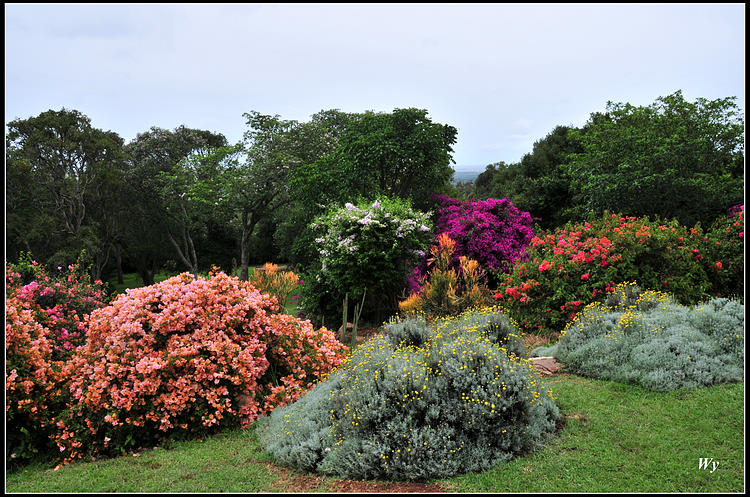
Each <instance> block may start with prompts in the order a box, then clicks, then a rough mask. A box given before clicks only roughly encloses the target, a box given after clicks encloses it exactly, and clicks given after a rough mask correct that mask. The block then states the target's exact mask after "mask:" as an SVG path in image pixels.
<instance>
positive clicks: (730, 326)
mask: <svg viewBox="0 0 750 497" xmlns="http://www.w3.org/2000/svg"><path fill="white" fill-rule="evenodd" d="M744 343H745V332H744V306H743V305H742V304H741V303H739V302H737V301H735V300H728V299H724V298H714V299H712V300H710V301H708V302H703V303H700V304H698V305H696V306H694V307H690V306H683V305H679V304H677V303H676V302H675V301H674V299H673V298H672V297H671V296H670V295H668V294H666V293H663V292H655V291H642V290H641V289H640V288H638V286H637V285H635V284H634V283H624V284H621V285H618V286H617V287H616V288H615V292H614V293H613V294H612V295H610V296H609V297H608V298H607V299H606V300H605V301H604V302H603V303H602V302H594V303H592V304H590V305H588V306H587V307H586V308H585V309H584V311H583V312H582V313H581V314H580V315H579V316H578V318H577V319H576V320H575V321H573V322H572V323H570V324H569V325H568V327H566V329H565V330H564V331H563V335H562V336H561V338H560V341H559V342H558V343H557V344H555V345H554V346H553V347H539V348H537V349H534V350H533V351H532V353H531V355H532V356H533V355H553V356H555V357H556V358H557V359H558V360H559V361H561V362H563V363H564V364H566V366H567V367H568V369H569V370H570V371H571V372H574V373H577V374H580V375H582V376H587V377H590V378H598V379H604V380H614V381H620V382H623V383H635V384H639V385H641V386H643V387H645V388H649V389H651V390H657V391H668V390H675V389H678V388H698V387H704V386H709V385H714V384H717V383H724V382H734V381H742V380H743V378H744V365H743V364H744V355H745V353H744V348H745V347H744Z"/></svg>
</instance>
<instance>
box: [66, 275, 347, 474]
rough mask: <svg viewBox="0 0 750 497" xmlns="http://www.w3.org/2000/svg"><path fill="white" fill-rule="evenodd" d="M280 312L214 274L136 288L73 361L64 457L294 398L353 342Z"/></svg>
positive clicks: (98, 320)
mask: <svg viewBox="0 0 750 497" xmlns="http://www.w3.org/2000/svg"><path fill="white" fill-rule="evenodd" d="M277 310H278V306H277V304H276V303H275V302H274V300H272V299H270V298H269V297H267V295H266V294H261V293H260V292H259V291H258V290H257V289H256V288H254V287H253V286H252V285H251V284H249V283H247V282H242V281H240V280H238V279H236V278H232V277H229V276H227V275H226V274H224V273H221V272H220V273H218V274H216V273H213V272H212V273H210V274H209V277H208V278H206V279H204V278H196V277H195V276H193V275H191V274H190V273H183V274H181V275H178V276H174V277H172V278H169V279H167V280H165V281H163V282H161V283H158V284H156V285H152V286H148V287H143V288H137V289H130V290H127V292H126V294H123V295H120V296H119V297H118V298H117V299H115V300H114V301H113V302H112V303H111V305H109V306H107V307H104V308H102V309H98V310H96V311H94V312H92V314H91V318H90V328H89V337H88V341H87V343H86V344H85V345H84V346H83V347H82V348H81V349H79V351H78V352H77V353H76V354H75V355H74V356H73V357H72V358H71V360H70V361H69V362H68V363H67V364H66V368H67V369H68V370H69V371H70V372H71V377H72V379H71V386H70V391H71V393H72V399H71V401H70V403H69V405H68V408H67V409H66V410H65V411H64V412H63V413H62V415H61V416H60V417H59V418H58V420H57V423H56V425H57V427H58V430H57V433H56V434H55V442H56V444H57V446H58V448H59V451H60V455H61V458H62V459H63V462H68V461H71V460H74V459H77V458H81V457H83V456H84V455H86V454H107V453H112V452H116V451H125V450H128V449H131V448H136V447H138V446H140V445H142V444H147V443H148V444H153V443H155V442H156V441H158V440H160V439H164V438H166V437H185V436H199V435H203V434H205V433H210V432H215V431H217V430H219V429H221V428H224V427H227V426H237V425H243V426H246V425H248V424H249V423H250V422H252V421H253V420H254V419H255V418H256V417H257V416H258V415H259V414H261V413H265V412H268V411H270V410H271V409H273V408H274V407H275V406H278V405H281V404H283V403H285V402H290V401H293V400H294V399H296V398H297V397H298V396H300V395H301V394H302V393H303V392H304V391H305V389H308V388H310V387H311V386H312V385H313V384H314V383H315V382H316V381H318V380H319V379H321V378H323V377H324V376H325V375H327V374H328V373H329V372H330V371H331V369H332V368H334V367H335V366H337V365H338V364H339V363H340V362H341V361H342V359H343V357H344V354H345V353H346V351H347V348H346V347H345V346H344V345H342V344H341V343H340V342H338V341H337V340H336V339H335V338H334V336H333V333H331V332H330V331H328V330H326V329H325V328H323V329H320V330H317V331H316V330H314V329H313V328H312V325H311V324H310V322H309V321H299V320H297V319H296V318H294V317H292V316H287V315H283V314H277V313H276V311H277ZM73 373H75V374H73Z"/></svg>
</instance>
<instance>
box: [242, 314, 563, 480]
mask: <svg viewBox="0 0 750 497" xmlns="http://www.w3.org/2000/svg"><path fill="white" fill-rule="evenodd" d="M485 312H489V311H485ZM464 317H465V318H466V319H464ZM464 317H461V318H457V321H456V322H453V323H448V322H447V321H443V322H441V323H439V324H435V325H433V326H431V327H429V326H428V325H426V323H425V322H424V321H423V320H419V319H413V318H410V319H409V320H407V321H406V322H405V323H406V325H405V326H399V325H397V324H393V323H392V324H390V325H389V326H387V328H388V330H387V331H388V333H387V334H388V335H390V336H386V335H377V336H375V337H373V338H372V339H371V340H369V341H367V342H365V343H364V344H362V345H361V346H360V347H358V348H357V349H356V350H355V351H354V353H353V354H352V356H351V357H350V359H348V360H347V361H346V362H345V363H344V364H343V365H342V366H341V367H340V368H339V369H338V370H336V371H334V372H333V373H332V374H331V375H330V376H329V377H328V378H327V379H326V380H325V381H324V382H322V383H319V384H318V385H316V386H315V388H314V389H313V390H311V391H310V392H308V393H307V395H305V396H304V397H302V398H300V399H299V400H297V401H296V402H295V403H293V404H290V405H288V406H286V407H282V408H278V409H276V410H274V411H273V412H272V413H271V414H270V415H269V416H265V417H263V418H260V419H259V420H258V423H257V425H256V426H257V433H258V435H259V437H260V440H261V443H262V446H263V448H264V449H265V450H266V451H268V452H269V453H270V454H271V455H272V456H273V457H274V458H275V459H276V460H277V461H278V462H280V463H281V464H284V465H288V466H291V467H294V468H297V469H299V470H302V471H315V472H318V473H321V474H324V475H332V476H337V477H340V478H348V479H389V480H417V481H423V480H427V479H431V478H446V477H450V476H453V475H457V474H461V473H465V472H469V471H482V470H486V469H489V468H491V467H493V466H494V465H496V464H497V463H499V462H501V461H506V460H508V459H510V458H512V457H513V456H515V455H517V454H520V453H523V452H525V451H528V450H533V449H536V448H539V447H540V446H541V445H542V444H543V443H544V442H545V441H546V440H547V439H548V437H549V436H550V435H551V433H552V432H553V431H554V428H555V426H556V425H557V423H558V421H560V419H561V414H560V411H559V409H558V407H557V405H556V404H555V402H554V399H553V397H552V394H551V392H550V391H549V390H548V389H547V387H546V386H545V385H544V383H543V381H542V380H541V378H540V377H539V375H538V373H537V372H536V370H535V369H534V368H533V367H532V365H531V364H530V363H529V362H528V361H526V360H524V359H522V358H520V357H518V356H517V355H515V354H513V353H508V350H507V349H506V348H505V347H504V346H503V345H501V344H498V343H495V342H493V339H495V338H497V336H490V335H493V334H494V335H497V333H495V332H490V333H489V334H488V333H484V332H482V331H481V330H482V328H487V327H486V326H483V325H479V326H478V325H477V321H482V320H481V319H478V318H477V317H476V316H474V317H471V316H468V315H467V316H464ZM486 321H487V323H489V322H493V323H494V322H496V321H500V320H495V319H487V320H486ZM485 324H486V323H485ZM428 327H429V329H428ZM417 344H418V345H417Z"/></svg>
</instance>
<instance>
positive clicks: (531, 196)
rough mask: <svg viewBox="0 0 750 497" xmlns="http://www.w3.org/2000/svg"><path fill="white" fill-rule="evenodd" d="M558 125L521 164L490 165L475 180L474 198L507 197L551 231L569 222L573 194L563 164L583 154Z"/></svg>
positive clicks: (567, 132) (571, 137) (572, 139)
mask: <svg viewBox="0 0 750 497" xmlns="http://www.w3.org/2000/svg"><path fill="white" fill-rule="evenodd" d="M572 129H574V128H570V127H567V126H557V127H556V128H555V129H554V130H552V131H551V132H550V133H549V134H548V135H547V136H545V137H544V138H542V139H541V140H539V141H537V142H535V143H534V148H533V149H532V151H531V153H528V154H526V155H524V156H523V158H522V159H521V161H520V162H518V163H514V164H505V163H504V162H499V163H497V164H490V165H489V166H487V168H486V169H485V171H484V172H483V173H482V174H480V175H479V177H477V179H476V181H475V182H474V184H475V190H474V194H475V195H476V197H477V198H480V199H486V198H504V197H507V198H509V199H510V200H511V201H512V202H513V203H514V204H515V205H516V206H517V207H518V208H519V209H520V210H523V211H528V212H530V213H531V214H532V216H533V217H534V219H535V220H537V222H538V223H539V226H540V227H541V228H543V229H550V228H553V227H555V226H560V225H562V224H565V223H566V222H568V221H570V220H571V218H570V217H569V216H568V215H567V213H568V210H569V209H570V208H571V207H572V201H573V192H571V191H570V182H569V180H568V178H567V176H566V172H565V170H564V168H563V167H561V166H562V165H563V164H565V163H567V159H568V156H569V155H570V154H572V153H578V152H581V151H582V148H581V144H580V139H579V138H576V137H574V136H573V134H571V133H570V131H571V130H572Z"/></svg>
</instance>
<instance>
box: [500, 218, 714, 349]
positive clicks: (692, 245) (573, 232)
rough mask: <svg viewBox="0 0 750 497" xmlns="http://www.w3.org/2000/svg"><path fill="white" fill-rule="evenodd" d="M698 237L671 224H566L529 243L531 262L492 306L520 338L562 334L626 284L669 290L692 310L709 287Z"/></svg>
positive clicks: (627, 221) (625, 221) (607, 220)
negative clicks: (593, 304) (514, 323)
mask: <svg viewBox="0 0 750 497" xmlns="http://www.w3.org/2000/svg"><path fill="white" fill-rule="evenodd" d="M699 234H700V233H699V232H698V231H697V230H695V229H692V230H688V229H687V228H685V227H684V226H681V225H679V224H678V222H677V221H676V220H673V221H670V222H667V223H660V222H653V221H649V219H648V218H635V217H623V216H620V215H617V214H611V215H610V214H606V213H605V215H604V216H603V217H600V218H598V219H594V220H592V221H591V222H590V223H589V222H588V221H587V222H584V223H583V224H568V225H566V226H565V227H564V228H558V229H556V230H555V231H553V232H549V233H546V234H544V235H542V236H541V237H534V238H533V239H532V240H531V245H530V247H529V249H527V255H528V257H529V260H528V261H525V262H518V263H516V266H515V267H514V268H513V270H512V271H511V273H510V274H509V275H508V276H507V277H506V279H505V281H504V282H503V283H502V284H501V285H500V286H499V288H498V291H497V293H496V294H495V298H496V299H497V300H499V301H501V303H502V305H503V306H504V307H505V308H506V309H507V310H508V312H509V313H510V314H511V316H512V317H513V318H514V319H515V320H516V321H517V322H518V323H519V325H520V326H521V327H522V328H523V329H524V330H525V331H526V332H529V333H535V334H538V335H549V334H551V333H554V332H556V331H560V330H562V329H563V328H564V327H565V325H566V324H567V323H568V322H569V321H571V320H573V319H574V318H575V316H576V314H577V313H578V312H580V310H582V309H583V308H584V307H586V305H587V304H589V303H590V302H592V301H594V300H597V299H598V298H599V297H600V296H601V295H602V294H604V293H606V292H609V291H611V290H612V289H613V288H614V286H615V284H617V283H622V282H626V281H637V282H638V283H639V284H641V285H643V286H644V287H647V288H662V289H665V290H668V291H669V292H670V293H671V294H673V295H674V296H675V298H676V299H677V300H678V301H679V302H680V303H682V304H693V303H697V302H698V301H699V300H700V299H701V298H704V297H705V296H707V295H708V291H709V290H710V287H711V284H710V282H709V279H708V275H707V274H706V271H705V256H704V255H703V254H702V253H701V250H700V248H699V247H700V245H699V238H698V235H699Z"/></svg>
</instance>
